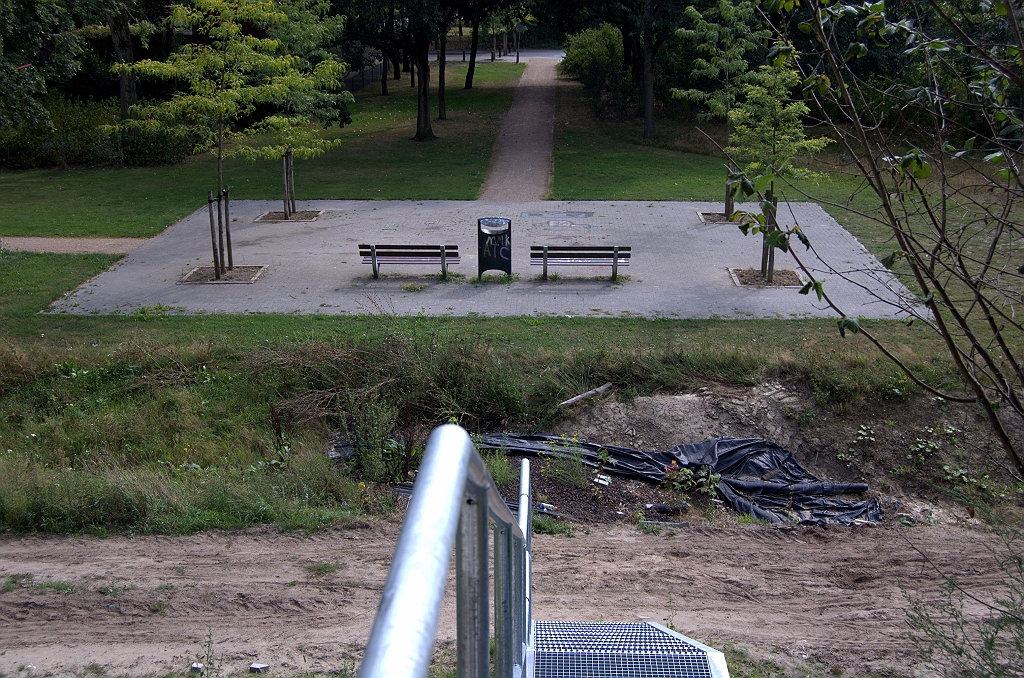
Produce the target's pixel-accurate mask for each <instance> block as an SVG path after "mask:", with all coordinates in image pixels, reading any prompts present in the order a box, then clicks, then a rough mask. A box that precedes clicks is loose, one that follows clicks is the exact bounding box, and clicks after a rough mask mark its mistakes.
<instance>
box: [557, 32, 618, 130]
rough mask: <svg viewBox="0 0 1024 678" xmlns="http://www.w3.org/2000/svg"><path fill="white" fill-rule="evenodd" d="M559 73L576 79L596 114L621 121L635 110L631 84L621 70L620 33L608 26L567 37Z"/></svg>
mask: <svg viewBox="0 0 1024 678" xmlns="http://www.w3.org/2000/svg"><path fill="white" fill-rule="evenodd" d="M562 73H564V74H565V75H568V76H571V77H574V78H579V81H580V82H581V83H583V89H584V90H586V92H587V93H588V94H590V95H591V96H592V97H594V100H595V105H596V107H597V112H598V114H599V115H604V114H606V113H614V114H615V115H617V116H618V117H619V118H624V117H626V115H628V114H629V113H630V112H631V111H632V110H633V109H634V108H635V104H636V96H635V92H634V88H633V84H632V81H631V80H630V77H629V73H628V72H627V71H626V70H625V69H624V68H623V56H622V33H621V32H620V31H619V29H618V28H616V27H614V26H612V25H611V24H605V25H604V26H602V27H601V28H599V29H594V28H592V29H589V30H586V31H583V32H582V33H577V34H575V35H570V36H568V37H567V38H566V47H565V58H564V59H563V60H562Z"/></svg>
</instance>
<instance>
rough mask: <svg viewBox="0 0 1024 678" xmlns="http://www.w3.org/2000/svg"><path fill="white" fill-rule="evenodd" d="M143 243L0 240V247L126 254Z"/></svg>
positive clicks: (129, 240)
mask: <svg viewBox="0 0 1024 678" xmlns="http://www.w3.org/2000/svg"><path fill="white" fill-rule="evenodd" d="M145 242H146V239H145V238H37V237H4V238H0V246H2V247H3V249H5V250H9V251H11V252H56V253H58V254H128V253H130V252H134V251H135V250H137V249H139V248H140V247H142V244H143V243H145Z"/></svg>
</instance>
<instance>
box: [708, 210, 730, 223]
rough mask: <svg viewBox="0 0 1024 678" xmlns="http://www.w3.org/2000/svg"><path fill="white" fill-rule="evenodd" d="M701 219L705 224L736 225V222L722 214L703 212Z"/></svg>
mask: <svg viewBox="0 0 1024 678" xmlns="http://www.w3.org/2000/svg"><path fill="white" fill-rule="evenodd" d="M700 216H701V218H702V219H703V220H704V223H705V224H735V223H736V222H735V221H733V220H732V219H729V218H728V217H727V216H725V215H724V214H722V213H721V212H701V213H700Z"/></svg>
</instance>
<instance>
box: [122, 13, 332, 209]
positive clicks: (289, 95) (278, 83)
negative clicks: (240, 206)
mask: <svg viewBox="0 0 1024 678" xmlns="http://www.w3.org/2000/svg"><path fill="white" fill-rule="evenodd" d="M283 4H284V3H280V2H272V1H270V0H193V1H192V2H191V4H190V5H189V6H185V5H174V6H173V7H172V9H171V16H170V19H169V21H170V22H171V23H172V25H175V26H180V27H182V28H186V29H188V30H191V31H192V33H193V36H194V39H195V42H192V43H189V44H187V45H185V46H184V47H182V48H181V49H180V50H179V51H178V52H176V53H175V54H172V55H171V56H170V57H169V58H168V60H167V61H152V60H144V61H139V62H138V63H136V64H134V65H118V66H117V69H118V71H121V70H131V71H132V72H134V73H139V74H146V75H150V76H155V77H160V78H167V79H177V80H178V81H179V82H182V83H185V84H186V85H187V88H188V89H187V91H186V92H179V93H177V94H175V95H174V97H173V98H172V99H171V100H170V101H167V102H163V103H160V104H157V105H153V106H147V107H145V108H143V109H142V113H143V116H142V117H144V118H148V119H150V120H157V121H161V122H164V123H167V124H178V123H181V122H187V123H199V124H204V125H206V126H207V127H208V128H209V129H210V131H211V138H212V140H213V141H214V142H215V143H214V152H215V153H216V155H217V189H218V191H222V190H223V189H224V157H225V141H226V140H228V139H231V138H236V139H239V140H241V139H245V138H246V137H248V136H251V135H252V134H255V133H259V132H262V131H264V129H265V128H264V127H261V126H260V124H259V123H260V120H252V119H251V118H248V116H251V115H252V114H253V113H254V112H255V111H256V110H257V107H263V109H262V110H263V111H265V115H264V116H263V117H264V118H268V117H271V116H274V115H277V113H278V112H279V110H280V108H281V107H284V108H285V113H286V116H287V115H288V114H290V113H291V112H294V113H295V114H296V115H298V116H300V117H301V116H304V115H307V116H308V115H310V112H309V110H308V109H306V108H305V107H307V106H313V105H314V103H319V104H320V105H321V106H322V105H324V104H326V103H327V101H326V99H325V93H330V92H332V91H337V90H340V89H341V88H342V87H341V77H342V76H343V75H344V72H345V67H344V64H342V63H340V62H339V61H337V60H336V59H334V58H333V57H332V56H330V55H329V54H327V55H326V56H323V58H322V59H320V60H319V61H316V62H315V63H310V62H308V61H307V62H306V65H308V66H309V69H308V70H301V67H302V66H303V63H304V62H303V60H302V59H300V58H299V57H297V56H294V55H292V54H288V53H284V52H282V51H281V47H282V44H283V43H284V42H286V41H287V36H286V35H284V34H283V32H285V31H287V30H288V26H289V21H290V17H289V15H288V13H287V12H285V11H284V10H283V9H282V5H283ZM311 4H314V5H315V4H319V3H310V2H308V1H303V0H300V1H299V2H296V3H294V5H293V9H294V8H300V10H299V11H301V9H302V8H305V9H307V10H308V6H309V5H311ZM291 18H295V16H293V17H291ZM302 23H304V25H305V27H306V28H305V29H295V30H294V32H293V33H292V39H293V40H296V41H297V40H306V39H310V40H312V41H313V42H314V43H315V42H316V37H315V36H310V35H309V31H311V30H313V27H314V25H315V24H316V22H315V21H312V22H311V21H306V22H302ZM257 31H258V32H259V33H262V34H263V35H264V36H270V35H276V36H277V37H257V35H256V34H255V33H256V32H257ZM275 31H276V33H275ZM293 44H299V43H293ZM311 49H312V48H311ZM296 51H298V50H296ZM243 120H244V121H245V122H246V123H247V124H246V125H245V126H244V127H241V126H238V123H240V122H242V121H243Z"/></svg>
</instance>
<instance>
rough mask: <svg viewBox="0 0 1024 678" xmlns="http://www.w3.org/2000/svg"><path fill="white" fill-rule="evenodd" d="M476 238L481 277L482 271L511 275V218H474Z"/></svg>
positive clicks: (481, 275)
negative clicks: (495, 271)
mask: <svg viewBox="0 0 1024 678" xmlns="http://www.w3.org/2000/svg"><path fill="white" fill-rule="evenodd" d="M476 231H477V238H478V244H479V247H478V251H477V255H478V260H479V261H480V271H479V272H478V274H477V275H478V276H479V277H480V278H482V277H483V275H484V271H492V270H497V271H504V272H505V274H506V275H512V220H511V219H506V218H505V217H484V218H483V219H477V220H476Z"/></svg>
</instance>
